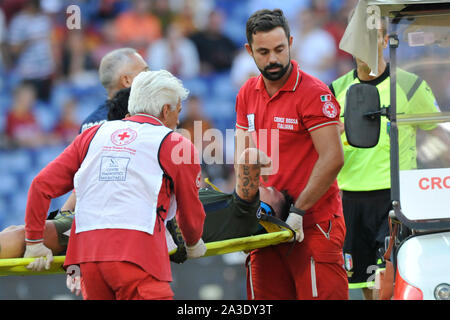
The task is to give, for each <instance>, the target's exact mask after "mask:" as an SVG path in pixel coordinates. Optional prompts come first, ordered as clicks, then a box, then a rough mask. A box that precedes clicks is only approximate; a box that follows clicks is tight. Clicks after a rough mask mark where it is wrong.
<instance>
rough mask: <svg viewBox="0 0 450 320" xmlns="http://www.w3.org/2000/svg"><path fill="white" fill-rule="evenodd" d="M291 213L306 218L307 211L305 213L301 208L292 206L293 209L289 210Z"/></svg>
mask: <svg viewBox="0 0 450 320" xmlns="http://www.w3.org/2000/svg"><path fill="white" fill-rule="evenodd" d="M289 212H293V213H296V214H298V215H299V216H302V217H303V216H304V215H305V213H306V211H304V210H302V209H299V208H297V207H295V206H294V205H293V204H291V208H290V209H289Z"/></svg>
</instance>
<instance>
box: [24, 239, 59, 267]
mask: <svg viewBox="0 0 450 320" xmlns="http://www.w3.org/2000/svg"><path fill="white" fill-rule="evenodd" d="M23 257H24V258H36V259H35V260H34V261H33V262H31V263H30V264H29V265H28V266H27V269H30V270H32V271H42V270H43V269H44V268H45V269H46V270H49V269H50V266H51V264H52V262H53V253H52V250H50V249H49V248H47V247H46V246H45V245H44V243H43V242H39V243H33V244H31V243H27V245H26V248H25V253H24V255H23Z"/></svg>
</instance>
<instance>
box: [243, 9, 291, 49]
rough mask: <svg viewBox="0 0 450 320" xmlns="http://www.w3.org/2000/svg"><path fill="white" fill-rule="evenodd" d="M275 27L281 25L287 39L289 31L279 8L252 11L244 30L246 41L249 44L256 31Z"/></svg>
mask: <svg viewBox="0 0 450 320" xmlns="http://www.w3.org/2000/svg"><path fill="white" fill-rule="evenodd" d="M277 27H282V28H283V30H284V33H285V34H286V37H287V38H288V39H289V37H290V35H291V32H290V29H289V24H288V22H287V19H286V17H285V16H284V14H283V11H282V10H281V9H274V10H269V9H262V10H258V11H256V12H255V13H253V14H252V15H251V16H250V18H248V20H247V25H246V32H247V41H248V43H249V44H250V45H251V44H252V42H253V35H254V34H256V32H258V31H264V32H266V31H270V30H273V29H275V28H277Z"/></svg>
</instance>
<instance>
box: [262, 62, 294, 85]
mask: <svg viewBox="0 0 450 320" xmlns="http://www.w3.org/2000/svg"><path fill="white" fill-rule="evenodd" d="M290 65H291V61H290V60H289V62H288V63H287V64H286V65H285V66H283V65H282V64H279V63H273V64H269V65H268V66H266V67H264V69H259V68H258V69H259V71H260V72H261V74H262V75H263V76H264V78H266V79H267V80H271V81H277V80H280V79H281V78H282V77H283V76H284V75H285V74H286V72H287V71H288V70H289V66H290ZM271 68H281V69H280V70H279V71H277V72H269V71H267V70H269V69H271Z"/></svg>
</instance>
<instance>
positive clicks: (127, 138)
mask: <svg viewBox="0 0 450 320" xmlns="http://www.w3.org/2000/svg"><path fill="white" fill-rule="evenodd" d="M136 137H137V132H136V131H134V130H132V129H130V128H126V129H119V130H116V131H114V133H113V134H112V135H111V142H112V143H114V144H115V145H116V146H123V145H126V144H130V143H131V142H133V141H134V140H135V139H136Z"/></svg>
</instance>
